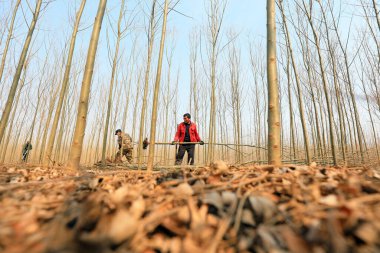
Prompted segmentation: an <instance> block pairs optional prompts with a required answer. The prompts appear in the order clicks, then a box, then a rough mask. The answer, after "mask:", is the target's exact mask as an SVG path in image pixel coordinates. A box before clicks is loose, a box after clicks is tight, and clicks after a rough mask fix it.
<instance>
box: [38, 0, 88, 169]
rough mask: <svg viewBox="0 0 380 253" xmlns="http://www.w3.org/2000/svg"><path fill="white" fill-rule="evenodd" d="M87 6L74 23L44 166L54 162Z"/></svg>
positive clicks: (82, 3) (84, 0) (82, 5)
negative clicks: (75, 52)
mask: <svg viewBox="0 0 380 253" xmlns="http://www.w3.org/2000/svg"><path fill="white" fill-rule="evenodd" d="M85 5H86V0H82V2H81V5H80V7H79V9H78V11H77V14H76V17H75V23H74V28H73V32H72V34H71V39H70V48H69V51H68V57H67V62H66V67H65V74H64V76H63V80H62V86H61V91H60V94H59V99H58V104H57V108H56V110H55V114H54V119H53V125H52V127H51V131H50V135H49V139H48V143H47V149H46V155H45V156H44V161H43V163H44V165H48V164H49V161H50V160H52V154H53V148H54V141H55V137H56V133H57V128H58V122H59V119H60V117H61V111H62V107H63V102H64V99H65V96H66V93H67V89H68V86H69V79H70V71H71V64H72V61H73V55H74V49H75V42H76V37H77V34H78V29H79V24H80V20H81V17H82V13H83V10H84V7H85Z"/></svg>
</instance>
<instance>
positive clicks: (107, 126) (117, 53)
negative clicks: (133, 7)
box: [102, 0, 125, 165]
mask: <svg viewBox="0 0 380 253" xmlns="http://www.w3.org/2000/svg"><path fill="white" fill-rule="evenodd" d="M124 4H125V0H122V1H121V7H120V12H119V20H118V22H117V39H116V49H115V54H114V57H113V62H112V74H111V81H110V88H109V94H108V105H107V115H106V122H105V125H104V133H103V134H104V135H103V149H102V163H103V165H105V164H106V148H107V137H108V128H109V121H110V115H111V107H112V93H113V86H114V83H115V73H116V68H117V62H118V57H119V47H120V40H121V36H122V31H121V21H122V20H123V14H124ZM117 112H118V111H116V113H117ZM123 131H125V130H124V129H123ZM121 152H122V151H121ZM121 154H123V152H122V153H121Z"/></svg>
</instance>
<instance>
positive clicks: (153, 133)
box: [147, 0, 169, 172]
mask: <svg viewBox="0 0 380 253" xmlns="http://www.w3.org/2000/svg"><path fill="white" fill-rule="evenodd" d="M168 5H169V0H165V7H164V16H163V20H162V31H161V42H160V53H159V55H158V65H157V73H156V83H155V85H154V96H153V107H152V118H151V124H150V147H149V156H148V165H147V169H148V172H151V171H152V170H153V162H154V149H155V146H154V145H155V142H156V124H157V107H158V95H159V92H160V82H161V69H162V58H163V54H164V48H165V37H166V36H165V35H166V23H167V16H168Z"/></svg>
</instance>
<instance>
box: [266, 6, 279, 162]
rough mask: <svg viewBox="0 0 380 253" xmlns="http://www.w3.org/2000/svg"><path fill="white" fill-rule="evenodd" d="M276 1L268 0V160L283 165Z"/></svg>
mask: <svg viewBox="0 0 380 253" xmlns="http://www.w3.org/2000/svg"><path fill="white" fill-rule="evenodd" d="M275 8H276V5H275V1H274V0H267V69H268V70H267V78H268V162H269V163H270V164H273V165H275V166H280V165H281V143H280V142H281V122H280V105H279V91H278V80H277V65H276V63H277V59H276V14H275Z"/></svg>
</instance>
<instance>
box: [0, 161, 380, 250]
mask: <svg viewBox="0 0 380 253" xmlns="http://www.w3.org/2000/svg"><path fill="white" fill-rule="evenodd" d="M0 206H1V208H0V213H1V215H0V252H172V253H176V252H192V253H197V252H202V253H203V252H258V253H260V252H273V253H274V252H276V253H277V252H295V253H304V252H313V253H314V252H315V253H322V252H341V253H344V252H363V253H364V252H366V253H367V252H380V179H379V174H378V172H377V171H376V170H375V166H369V167H357V168H333V167H319V166H313V167H307V166H290V165H287V166H284V167H281V168H274V167H272V166H245V167H234V166H228V165H226V164H225V163H223V162H216V163H214V164H212V165H211V166H209V167H201V168H185V169H182V170H161V171H159V172H153V173H147V172H145V171H132V170H126V169H122V168H118V167H114V168H112V169H107V170H105V169H99V168H86V169H83V170H82V171H81V172H79V173H73V172H71V171H68V170H66V169H65V168H63V167H62V168H61V167H54V168H49V169H47V168H42V167H37V166H31V165H30V166H27V165H22V166H21V165H13V166H12V165H4V166H2V167H0Z"/></svg>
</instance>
